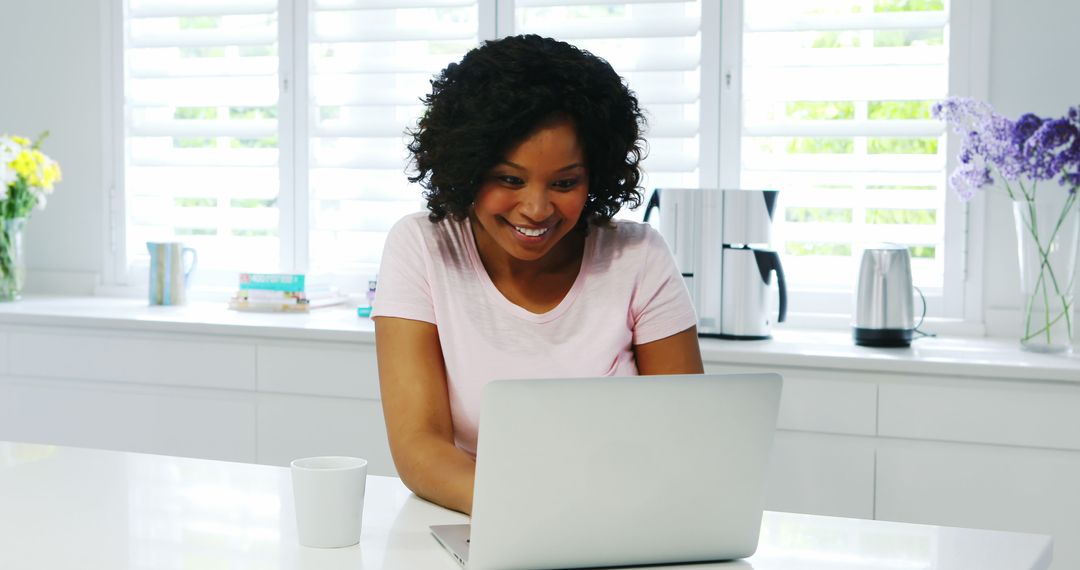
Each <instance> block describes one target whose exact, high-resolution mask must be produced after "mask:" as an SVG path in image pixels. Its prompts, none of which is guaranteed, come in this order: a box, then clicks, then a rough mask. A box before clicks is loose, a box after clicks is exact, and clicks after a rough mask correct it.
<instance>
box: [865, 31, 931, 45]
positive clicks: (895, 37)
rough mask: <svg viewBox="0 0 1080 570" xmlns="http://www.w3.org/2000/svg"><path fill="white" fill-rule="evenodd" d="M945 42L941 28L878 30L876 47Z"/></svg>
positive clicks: (875, 39)
mask: <svg viewBox="0 0 1080 570" xmlns="http://www.w3.org/2000/svg"><path fill="white" fill-rule="evenodd" d="M944 44H945V32H943V31H941V30H876V31H875V32H874V47H879V48H885V47H907V46H940V45H944Z"/></svg>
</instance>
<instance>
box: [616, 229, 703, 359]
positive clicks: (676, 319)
mask: <svg viewBox="0 0 1080 570" xmlns="http://www.w3.org/2000/svg"><path fill="white" fill-rule="evenodd" d="M645 233H646V239H645V240H644V250H645V251H644V259H643V262H642V267H641V271H640V272H639V273H638V278H637V284H636V286H635V290H634V298H633V301H632V302H631V307H630V310H631V316H632V318H633V324H634V340H633V343H634V345H639V344H645V343H649V342H652V341H654V340H660V339H662V338H667V337H669V336H671V335H673V334H676V333H679V332H682V331H684V330H686V329H688V328H690V327H692V326H695V325H697V314H696V313H695V312H694V304H693V302H692V301H691V300H690V292H689V291H688V290H687V289H686V282H685V281H684V280H683V277H682V274H681V273H679V269H678V268H677V267H676V266H675V258H674V257H673V256H672V255H671V250H670V249H669V248H668V245H667V242H665V241H664V238H663V237H662V236H661V235H660V233H659V232H657V231H656V230H654V229H652V228H651V227H648V226H646V232H645Z"/></svg>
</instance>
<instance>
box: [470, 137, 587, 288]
mask: <svg viewBox="0 0 1080 570" xmlns="http://www.w3.org/2000/svg"><path fill="white" fill-rule="evenodd" d="M588 195H589V177H588V170H587V169H586V166H585V152H584V150H583V149H582V146H581V142H580V141H579V140H578V136H577V131H576V129H575V128H574V123H573V121H571V120H569V119H556V120H552V121H550V122H545V123H543V124H541V125H540V126H539V127H538V128H537V129H536V130H534V131H533V132H532V133H531V134H529V135H528V136H527V137H526V138H525V139H524V140H523V141H522V142H521V143H519V144H518V145H517V146H515V147H513V148H511V149H510V151H509V152H507V153H506V156H505V157H503V160H502V161H500V162H499V163H498V164H496V165H495V166H494V167H493V168H492V169H491V171H489V172H488V173H487V175H486V176H485V179H484V181H483V183H482V184H481V185H480V189H479V191H478V192H477V194H476V200H475V202H474V203H473V209H472V212H471V216H470V218H471V220H472V225H473V232H474V233H475V234H476V242H477V248H478V249H479V250H480V256H481V258H482V259H484V261H485V264H488V263H491V262H495V263H499V262H500V261H505V262H507V263H511V264H512V263H516V262H517V261H524V262H536V261H542V260H543V261H551V262H553V263H559V262H560V261H563V260H565V259H566V257H564V254H570V255H580V251H574V250H573V248H574V246H575V245H578V246H580V242H579V241H576V240H569V239H563V238H565V237H566V236H567V235H568V234H570V233H571V232H572V231H573V230H574V228H575V227H576V226H577V223H578V220H579V219H580V218H581V213H582V211H583V210H584V208H585V200H586V198H587V197H588ZM579 249H580V248H579ZM506 256H509V258H507V257H506ZM489 269H490V268H489Z"/></svg>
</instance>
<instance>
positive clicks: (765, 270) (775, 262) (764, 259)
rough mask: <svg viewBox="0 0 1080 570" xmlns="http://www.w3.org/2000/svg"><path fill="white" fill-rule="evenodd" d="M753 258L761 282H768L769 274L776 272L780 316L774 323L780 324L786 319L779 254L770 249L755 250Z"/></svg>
mask: <svg viewBox="0 0 1080 570" xmlns="http://www.w3.org/2000/svg"><path fill="white" fill-rule="evenodd" d="M754 257H755V258H756V261H757V266H758V271H760V272H761V280H762V281H764V282H765V283H768V282H769V273H770V272H772V271H776V284H777V285H779V286H780V314H779V316H777V317H776V322H778V323H782V322H784V321H785V320H786V319H787V280H786V279H784V266H783V265H781V264H780V254H779V253H777V252H776V251H774V250H771V249H755V250H754Z"/></svg>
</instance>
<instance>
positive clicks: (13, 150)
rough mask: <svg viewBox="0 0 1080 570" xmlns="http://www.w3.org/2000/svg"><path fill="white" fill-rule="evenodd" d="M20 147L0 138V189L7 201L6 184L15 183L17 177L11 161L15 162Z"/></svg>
mask: <svg viewBox="0 0 1080 570" xmlns="http://www.w3.org/2000/svg"><path fill="white" fill-rule="evenodd" d="M19 149H20V146H19V145H18V144H17V143H16V142H15V141H13V140H11V139H10V138H8V137H0V189H2V190H3V194H4V197H3V198H2V199H5V200H6V199H7V192H8V190H7V188H8V184H11V183H13V182H15V179H16V178H17V177H18V176H17V175H16V174H15V169H14V168H12V167H11V161H13V160H15V157H16V156H18V155H19Z"/></svg>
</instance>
